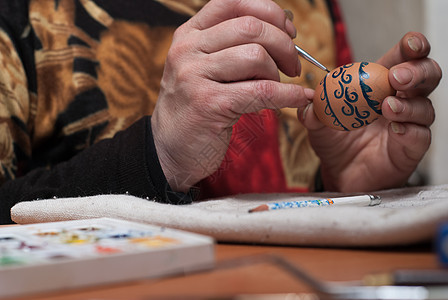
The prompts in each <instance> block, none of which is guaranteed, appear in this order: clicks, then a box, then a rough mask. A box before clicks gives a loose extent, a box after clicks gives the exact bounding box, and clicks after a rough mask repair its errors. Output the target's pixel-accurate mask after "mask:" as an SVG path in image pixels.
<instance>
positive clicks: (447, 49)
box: [339, 0, 448, 184]
mask: <svg viewBox="0 0 448 300" xmlns="http://www.w3.org/2000/svg"><path fill="white" fill-rule="evenodd" d="M339 2H340V4H341V10H342V14H343V17H344V19H345V21H346V25H347V33H348V36H349V42H350V44H351V46H352V49H353V56H354V60H356V61H360V60H370V61H375V60H376V59H378V58H379V57H381V55H382V54H384V53H385V52H386V51H387V50H389V49H390V48H391V47H392V46H393V45H394V44H395V43H396V42H398V40H399V39H400V38H401V37H402V36H403V35H404V34H405V33H406V32H408V31H420V32H423V33H425V34H426V36H427V37H428V39H429V41H430V43H431V45H432V51H431V54H430V57H432V58H434V59H436V61H437V62H439V64H440V65H441V67H442V70H448V17H447V15H446V14H447V12H448V1H447V0H374V1H372V0H339ZM445 75H447V76H448V74H445ZM443 95H448V81H447V78H443V79H442V82H441V83H440V85H439V87H438V88H437V90H436V91H435V92H434V93H433V94H432V95H431V96H430V98H431V100H432V101H433V104H434V107H435V109H436V114H437V116H436V122H435V123H434V125H433V126H432V127H431V128H432V131H433V142H432V145H431V148H430V150H429V151H428V153H427V155H426V157H425V159H424V160H423V162H422V163H421V164H420V166H419V169H418V171H419V172H418V173H420V174H423V176H424V177H425V178H426V180H427V181H428V184H443V183H448V118H447V117H446V116H445V113H448V101H445V99H444V98H445V97H444V96H443Z"/></svg>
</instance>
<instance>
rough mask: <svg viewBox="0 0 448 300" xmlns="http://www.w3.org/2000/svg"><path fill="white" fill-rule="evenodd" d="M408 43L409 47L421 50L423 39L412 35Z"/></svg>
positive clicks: (416, 50)
mask: <svg viewBox="0 0 448 300" xmlns="http://www.w3.org/2000/svg"><path fill="white" fill-rule="evenodd" d="M408 45H409V48H411V49H412V50H413V51H415V52H419V51H420V50H421V49H422V47H423V44H422V41H421V40H420V39H419V38H416V37H410V38H409V39H408Z"/></svg>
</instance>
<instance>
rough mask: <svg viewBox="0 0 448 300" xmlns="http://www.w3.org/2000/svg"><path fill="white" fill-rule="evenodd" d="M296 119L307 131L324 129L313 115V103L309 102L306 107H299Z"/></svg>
mask: <svg viewBox="0 0 448 300" xmlns="http://www.w3.org/2000/svg"><path fill="white" fill-rule="evenodd" d="M297 117H298V118H299V120H300V122H302V124H303V126H305V128H307V129H308V130H318V129H321V128H324V127H325V125H324V124H323V123H322V122H321V121H319V119H318V118H317V116H316V114H315V113H314V106H313V102H310V103H309V104H308V105H307V106H305V107H301V108H299V109H298V110H297Z"/></svg>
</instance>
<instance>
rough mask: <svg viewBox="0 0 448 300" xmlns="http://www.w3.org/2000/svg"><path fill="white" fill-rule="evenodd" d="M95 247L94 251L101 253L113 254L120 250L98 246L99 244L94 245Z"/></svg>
mask: <svg viewBox="0 0 448 300" xmlns="http://www.w3.org/2000/svg"><path fill="white" fill-rule="evenodd" d="M95 249H96V252H98V253H102V254H114V253H120V252H122V251H121V250H120V249H118V248H114V247H107V246H100V245H98V246H96V247H95Z"/></svg>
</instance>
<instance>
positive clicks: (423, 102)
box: [382, 96, 435, 126]
mask: <svg viewBox="0 0 448 300" xmlns="http://www.w3.org/2000/svg"><path fill="white" fill-rule="evenodd" d="M382 113H383V116H384V117H385V118H386V119H388V120H389V121H393V122H401V123H414V124H418V125H422V126H431V125H432V124H433V123H434V119H435V111H434V107H433V105H432V102H431V101H430V100H429V99H428V98H424V97H415V98H399V97H394V96H390V97H387V98H386V99H385V100H384V101H383V104H382Z"/></svg>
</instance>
